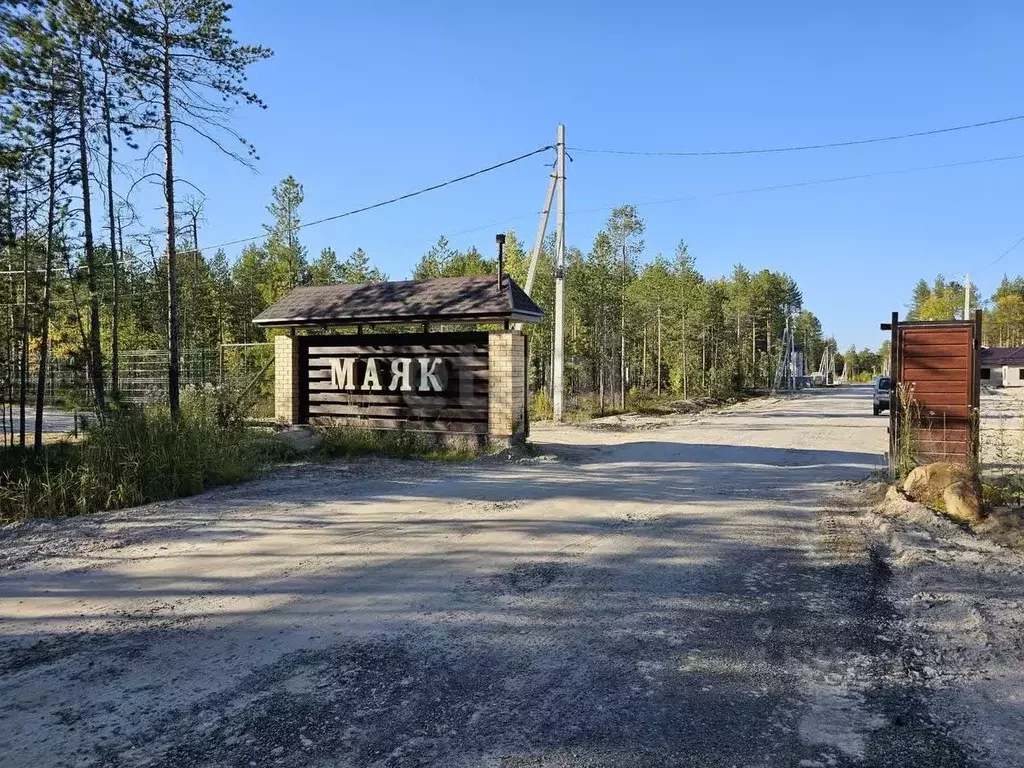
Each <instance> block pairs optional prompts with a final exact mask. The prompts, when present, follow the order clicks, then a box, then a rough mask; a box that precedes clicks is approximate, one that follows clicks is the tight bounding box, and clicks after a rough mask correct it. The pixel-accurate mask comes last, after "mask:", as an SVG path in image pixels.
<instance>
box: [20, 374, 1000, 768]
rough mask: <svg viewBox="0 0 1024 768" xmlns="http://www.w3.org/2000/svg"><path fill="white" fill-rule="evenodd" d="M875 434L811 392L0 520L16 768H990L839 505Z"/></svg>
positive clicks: (870, 462)
mask: <svg viewBox="0 0 1024 768" xmlns="http://www.w3.org/2000/svg"><path fill="white" fill-rule="evenodd" d="M886 423H887V420H886V419H884V418H882V417H879V418H874V417H872V416H871V410H870V390H868V389H866V388H856V387H854V388H847V389H840V390H834V391H829V392H811V393H806V394H803V395H800V396H797V397H794V398H792V399H788V400H786V399H779V400H771V399H762V400H756V401H751V402H747V403H744V404H741V405H737V406H733V407H731V408H726V409H723V410H721V411H717V412H714V413H707V414H702V415H697V416H687V417H672V418H664V419H659V418H646V419H640V420H636V423H631V422H630V420H629V419H620V420H612V421H610V422H605V423H603V424H602V425H600V426H580V427H565V428H555V427H553V426H549V425H538V426H536V427H535V429H534V434H533V440H534V441H535V442H536V443H537V444H538V446H539V448H540V455H539V456H537V457H535V458H531V459H523V460H518V461H509V460H505V459H502V460H495V459H488V460H482V461H479V462H475V463H472V464H453V465H430V464H424V463H417V462H393V461H365V462H356V463H350V464H346V463H339V464H335V465H328V466H323V465H316V466H296V467H289V468H284V469H281V470H278V471H275V472H274V473H272V474H269V475H267V476H265V477H264V478H262V479H260V480H258V481H255V482H251V483H247V484H245V485H242V486H236V487H233V488H227V489H219V490H216V491H213V492H211V493H208V494H204V495H203V496H200V497H196V498H193V499H188V500H181V501H176V502H172V503H167V504H159V505H150V506H147V507H142V508H137V509H132V510H125V511H122V512H118V513H109V514H102V515H93V516H89V517H85V518H78V519H75V520H71V521H64V522H60V523H46V522H38V521H37V522H30V523H26V524H22V525H19V526H15V527H12V528H8V529H5V530H3V531H0V550H2V552H0V702H3V704H2V705H0V765H3V766H28V765H32V766H49V765H59V766H64V765H69V766H93V765H96V766H100V765H108V766H141V765H147V766H175V767H177V766H342V767H345V766H353V767H355V766H358V767H360V768H362V767H363V766H376V767H379V768H384V767H385V766H386V767H389V768H390V767H396V768H397V767H399V766H402V767H411V766H445V767H446V768H447V767H455V768H458V767H460V766H464V767H466V768H468V767H469V766H474V767H476V766H493V767H494V768H527V767H529V768H552V767H554V766H558V767H559V768H562V767H565V768H569V767H573V768H582V767H583V766H588V767H594V768H596V767H598V766H600V767H602V768H611V767H612V766H615V767H616V768H618V767H626V768H628V767H632V766H647V767H650V768H654V767H655V766H659V767H660V766H715V767H716V768H719V767H720V766H737V767H742V768H755V767H758V768H760V767H762V766H763V767H765V768H767V767H768V766H793V767H794V768H823V767H825V766H828V767H830V768H831V767H834V766H839V767H842V766H862V765H872V766H888V765H900V766H904V767H910V766H921V767H922V768H923V767H925V766H927V767H928V768H935V767H940V766H966V765H974V764H975V760H980V759H981V756H979V755H976V754H974V753H969V752H968V751H967V748H966V747H964V746H963V745H962V743H961V741H962V740H961V741H958V740H957V738H956V734H955V733H953V732H952V731H951V730H950V729H949V728H947V727H946V726H945V725H943V724H942V723H939V722H936V720H935V717H934V715H933V713H932V712H931V710H930V699H929V694H928V690H927V689H926V688H925V687H924V686H923V685H922V684H920V683H919V682H918V678H917V677H915V676H914V675H911V674H909V673H908V666H907V663H906V654H907V652H908V651H907V646H906V643H905V641H904V640H903V639H901V637H899V636H898V635H897V634H896V633H895V632H893V631H892V629H893V627H897V626H899V624H898V621H897V619H898V617H896V616H894V613H893V612H894V610H895V608H894V604H893V603H892V601H891V600H890V599H888V597H887V594H888V592H889V586H888V581H889V579H890V578H891V572H890V570H889V568H888V567H887V566H886V565H885V563H884V561H882V560H881V558H880V555H879V554H878V553H877V552H876V551H875V548H874V547H873V546H872V544H871V541H870V539H869V537H867V536H865V534H864V528H865V526H863V525H861V524H859V523H857V522H856V521H857V520H858V517H857V515H856V514H854V512H855V511H856V510H853V509H852V508H851V504H853V503H855V502H856V499H858V498H859V497H858V494H857V493H855V492H854V491H853V490H852V489H853V488H854V486H852V485H851V483H852V482H853V481H857V480H860V479H862V478H864V477H865V476H866V475H868V474H869V473H870V472H871V471H872V470H875V469H877V468H879V467H880V466H881V461H882V452H883V451H884V449H885V443H886V434H885V425H886ZM851 499H853V501H851ZM856 503H860V502H856Z"/></svg>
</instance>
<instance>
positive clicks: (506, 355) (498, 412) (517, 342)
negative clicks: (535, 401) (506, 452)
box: [487, 331, 526, 440]
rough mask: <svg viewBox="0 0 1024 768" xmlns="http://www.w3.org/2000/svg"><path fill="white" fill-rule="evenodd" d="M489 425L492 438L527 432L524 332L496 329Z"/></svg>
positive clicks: (492, 339)
mask: <svg viewBox="0 0 1024 768" xmlns="http://www.w3.org/2000/svg"><path fill="white" fill-rule="evenodd" d="M487 360H488V366H487V367H488V382H487V391H488V393H489V394H488V418H487V422H488V428H487V432H488V434H489V435H490V436H491V437H494V438H503V439H512V440H519V439H522V438H523V437H525V435H526V339H525V338H524V337H523V334H522V332H521V331H492V332H491V333H490V334H489V339H488V349H487Z"/></svg>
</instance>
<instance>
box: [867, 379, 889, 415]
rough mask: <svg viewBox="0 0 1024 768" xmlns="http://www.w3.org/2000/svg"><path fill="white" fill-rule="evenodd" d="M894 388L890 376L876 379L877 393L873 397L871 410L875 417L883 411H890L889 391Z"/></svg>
mask: <svg viewBox="0 0 1024 768" xmlns="http://www.w3.org/2000/svg"><path fill="white" fill-rule="evenodd" d="M891 388H892V379H890V378H889V377H888V376H879V377H878V378H877V379H875V391H874V392H873V393H872V395H871V410H872V411H873V412H874V414H875V416H877V415H878V414H880V413H881V412H882V411H888V410H889V390H890V389H891Z"/></svg>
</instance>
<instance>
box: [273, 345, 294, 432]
mask: <svg viewBox="0 0 1024 768" xmlns="http://www.w3.org/2000/svg"><path fill="white" fill-rule="evenodd" d="M298 372H299V345H298V343H297V340H296V339H295V337H294V336H275V337H274V418H275V419H277V421H278V422H280V423H282V424H295V423H297V422H298V420H299V379H298Z"/></svg>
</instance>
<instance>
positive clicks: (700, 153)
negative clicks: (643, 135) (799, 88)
mask: <svg viewBox="0 0 1024 768" xmlns="http://www.w3.org/2000/svg"><path fill="white" fill-rule="evenodd" d="M1016 120H1024V115H1013V116H1011V117H1000V118H997V119H995V120H985V121H983V122H980V123H969V124H967V125H954V126H951V127H948V128H934V129H932V130H928V131H915V132H914V133H900V134H895V135H893V136H876V137H874V138H870V139H852V140H849V141H833V142H828V143H824V144H804V145H797V146H785V147H764V148H760V149H712V150H696V151H657V150H654V151H648V150H633V149H591V148H587V147H569V150H570V151H572V152H588V153H592V154H601V155H634V156H640V157H718V156H723V155H769V154H777V153H780V152H806V151H808V150H814V149H835V148H837V147H856V146H861V145H864V144H879V143H882V142H885V141H902V140H904V139H916V138H920V137H922V136H937V135H939V134H942V133H953V132H955V131H967V130H971V129H973V128H985V127H988V126H991V125H1001V124H1003V123H1012V122H1014V121H1016Z"/></svg>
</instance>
